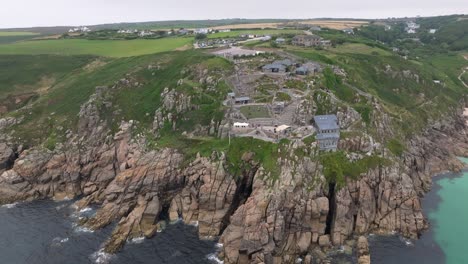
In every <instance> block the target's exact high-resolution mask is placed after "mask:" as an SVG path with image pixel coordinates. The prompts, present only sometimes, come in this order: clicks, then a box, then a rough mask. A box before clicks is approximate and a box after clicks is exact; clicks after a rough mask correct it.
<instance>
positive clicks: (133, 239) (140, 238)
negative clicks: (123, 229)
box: [127, 237, 145, 244]
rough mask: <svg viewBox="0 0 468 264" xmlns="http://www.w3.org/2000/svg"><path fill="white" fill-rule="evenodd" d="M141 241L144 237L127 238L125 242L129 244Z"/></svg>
mask: <svg viewBox="0 0 468 264" xmlns="http://www.w3.org/2000/svg"><path fill="white" fill-rule="evenodd" d="M143 241H145V237H134V238H132V239H130V240H127V242H128V243H130V244H141V243H143Z"/></svg>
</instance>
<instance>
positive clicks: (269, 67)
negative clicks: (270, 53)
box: [262, 63, 286, 73]
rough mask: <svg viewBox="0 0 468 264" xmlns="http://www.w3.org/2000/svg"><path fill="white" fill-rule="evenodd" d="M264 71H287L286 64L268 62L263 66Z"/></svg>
mask: <svg viewBox="0 0 468 264" xmlns="http://www.w3.org/2000/svg"><path fill="white" fill-rule="evenodd" d="M262 70H263V72H274V73H279V72H286V66H284V65H283V64H278V63H272V64H267V65H265V66H263V67H262Z"/></svg>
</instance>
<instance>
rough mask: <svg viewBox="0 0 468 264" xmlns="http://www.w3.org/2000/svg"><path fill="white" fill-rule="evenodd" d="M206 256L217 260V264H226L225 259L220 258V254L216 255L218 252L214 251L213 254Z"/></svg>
mask: <svg viewBox="0 0 468 264" xmlns="http://www.w3.org/2000/svg"><path fill="white" fill-rule="evenodd" d="M206 258H207V259H208V260H210V261H212V262H215V263H217V264H224V261H222V260H220V259H219V258H218V255H216V253H212V254H209V255H207V256H206Z"/></svg>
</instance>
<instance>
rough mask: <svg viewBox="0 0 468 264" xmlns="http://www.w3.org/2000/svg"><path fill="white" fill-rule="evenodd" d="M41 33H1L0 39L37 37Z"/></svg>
mask: <svg viewBox="0 0 468 264" xmlns="http://www.w3.org/2000/svg"><path fill="white" fill-rule="evenodd" d="M36 35H39V33H34V32H21V31H18V32H16V31H11V32H9V31H0V37H11V36H36Z"/></svg>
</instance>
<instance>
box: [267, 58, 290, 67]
mask: <svg viewBox="0 0 468 264" xmlns="http://www.w3.org/2000/svg"><path fill="white" fill-rule="evenodd" d="M272 64H281V65H284V66H291V65H293V64H294V62H293V61H292V60H290V59H284V60H277V61H274V62H273V63H272Z"/></svg>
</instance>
